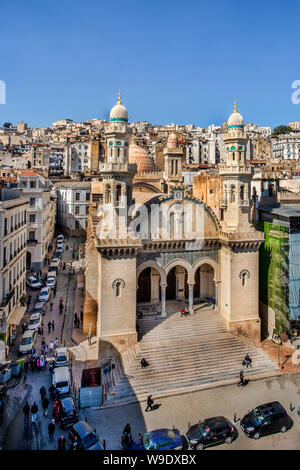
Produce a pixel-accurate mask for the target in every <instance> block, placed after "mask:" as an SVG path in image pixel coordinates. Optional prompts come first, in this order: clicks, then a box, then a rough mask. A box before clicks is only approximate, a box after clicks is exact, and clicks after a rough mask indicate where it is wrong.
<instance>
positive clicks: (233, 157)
mask: <svg viewBox="0 0 300 470" xmlns="http://www.w3.org/2000/svg"><path fill="white" fill-rule="evenodd" d="M232 160H235V153H234V152H232Z"/></svg>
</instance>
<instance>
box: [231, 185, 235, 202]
mask: <svg viewBox="0 0 300 470" xmlns="http://www.w3.org/2000/svg"><path fill="white" fill-rule="evenodd" d="M230 202H235V186H233V185H231V186H230Z"/></svg>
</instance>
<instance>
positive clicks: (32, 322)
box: [29, 317, 40, 325]
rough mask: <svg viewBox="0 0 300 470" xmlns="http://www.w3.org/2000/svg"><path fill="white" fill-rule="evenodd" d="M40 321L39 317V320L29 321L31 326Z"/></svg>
mask: <svg viewBox="0 0 300 470" xmlns="http://www.w3.org/2000/svg"><path fill="white" fill-rule="evenodd" d="M39 320H40V319H39V317H37V318H31V319H30V320H29V325H35V324H36V323H38V322H39Z"/></svg>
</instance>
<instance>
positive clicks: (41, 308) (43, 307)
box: [34, 302, 46, 315]
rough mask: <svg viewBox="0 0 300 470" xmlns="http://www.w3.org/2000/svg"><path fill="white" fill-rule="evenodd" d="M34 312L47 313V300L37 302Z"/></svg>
mask: <svg viewBox="0 0 300 470" xmlns="http://www.w3.org/2000/svg"><path fill="white" fill-rule="evenodd" d="M34 313H41V314H42V315H45V313H46V302H37V303H36V304H35V306H34Z"/></svg>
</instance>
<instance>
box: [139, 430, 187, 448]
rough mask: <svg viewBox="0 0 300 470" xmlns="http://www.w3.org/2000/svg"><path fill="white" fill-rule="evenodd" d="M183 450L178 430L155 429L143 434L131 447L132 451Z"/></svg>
mask: <svg viewBox="0 0 300 470" xmlns="http://www.w3.org/2000/svg"><path fill="white" fill-rule="evenodd" d="M182 448H183V445H182V438H181V435H180V432H179V431H178V429H156V431H151V432H145V434H144V435H143V436H141V437H139V438H138V439H137V440H136V441H133V443H132V445H131V449H132V450H168V449H174V450H180V449H182Z"/></svg>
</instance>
